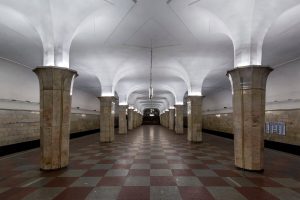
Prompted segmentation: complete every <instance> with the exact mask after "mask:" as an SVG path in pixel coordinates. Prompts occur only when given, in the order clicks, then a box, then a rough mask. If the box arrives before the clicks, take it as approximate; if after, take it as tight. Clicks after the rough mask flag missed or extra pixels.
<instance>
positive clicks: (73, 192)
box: [54, 187, 93, 200]
mask: <svg viewBox="0 0 300 200" xmlns="http://www.w3.org/2000/svg"><path fill="white" fill-rule="evenodd" d="M92 189H93V188H88V187H76V188H67V189H65V190H64V191H63V192H61V193H60V194H59V195H58V196H56V197H55V198H54V200H67V199H70V200H71V199H72V200H73V199H74V200H75V199H85V198H86V197H87V195H88V194H89V193H90V192H91V191H92Z"/></svg>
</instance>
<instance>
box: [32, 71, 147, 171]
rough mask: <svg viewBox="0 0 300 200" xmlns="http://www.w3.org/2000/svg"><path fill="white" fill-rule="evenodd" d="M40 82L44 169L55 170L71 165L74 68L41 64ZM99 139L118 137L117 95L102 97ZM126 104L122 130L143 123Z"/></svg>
mask: <svg viewBox="0 0 300 200" xmlns="http://www.w3.org/2000/svg"><path fill="white" fill-rule="evenodd" d="M33 71H34V73H36V75H37V76H38V78H39V84H40V146H41V159H40V167H41V169H42V170H55V169H60V168H64V167H66V166H68V164H69V141H70V114H71V108H72V107H71V105H72V87H73V81H74V79H75V77H77V76H78V74H77V72H76V71H74V70H70V69H66V68H58V67H38V68H36V69H34V70H33ZM99 100H100V130H101V133H100V142H112V141H114V138H115V137H114V136H115V124H114V123H115V107H116V106H117V105H115V98H114V97H99ZM126 110H127V106H120V108H119V133H120V134H126V133H127V130H128V129H129V130H132V129H134V128H137V127H139V126H141V124H142V120H143V118H142V115H141V114H139V113H138V112H136V111H134V110H133V109H128V120H127V117H126V114H127V113H126Z"/></svg>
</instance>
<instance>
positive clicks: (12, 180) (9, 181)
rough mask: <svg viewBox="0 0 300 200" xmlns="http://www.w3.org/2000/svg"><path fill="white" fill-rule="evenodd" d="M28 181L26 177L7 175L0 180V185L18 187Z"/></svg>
mask: <svg viewBox="0 0 300 200" xmlns="http://www.w3.org/2000/svg"><path fill="white" fill-rule="evenodd" d="M26 181H28V179H27V178H16V177H9V178H6V179H4V180H2V181H0V187H18V186H21V185H22V184H23V183H25V182H26Z"/></svg>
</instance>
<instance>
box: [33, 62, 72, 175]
mask: <svg viewBox="0 0 300 200" xmlns="http://www.w3.org/2000/svg"><path fill="white" fill-rule="evenodd" d="M33 72H34V73H35V74H36V75H37V76H38V79H39V83H40V144H41V162H40V167H41V169H42V170H54V169H60V168H63V167H66V166H67V165H68V164H69V138H70V113H71V108H72V107H71V102H72V87H73V80H74V78H75V77H76V76H78V74H77V72H76V71H74V70H70V69H67V68H60V67H38V68H36V69H34V70H33Z"/></svg>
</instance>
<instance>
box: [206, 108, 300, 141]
mask: <svg viewBox="0 0 300 200" xmlns="http://www.w3.org/2000/svg"><path fill="white" fill-rule="evenodd" d="M265 116H266V122H284V123H285V124H286V135H278V134H267V133H265V134H264V138H265V140H269V141H275V142H281V143H286V144H293V145H300V132H299V130H300V121H299V119H300V109H293V110H273V111H266V114H265ZM203 128H204V129H208V130H213V131H219V132H224V133H230V134H232V133H233V121H232V113H227V114H209V115H204V116H203Z"/></svg>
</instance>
